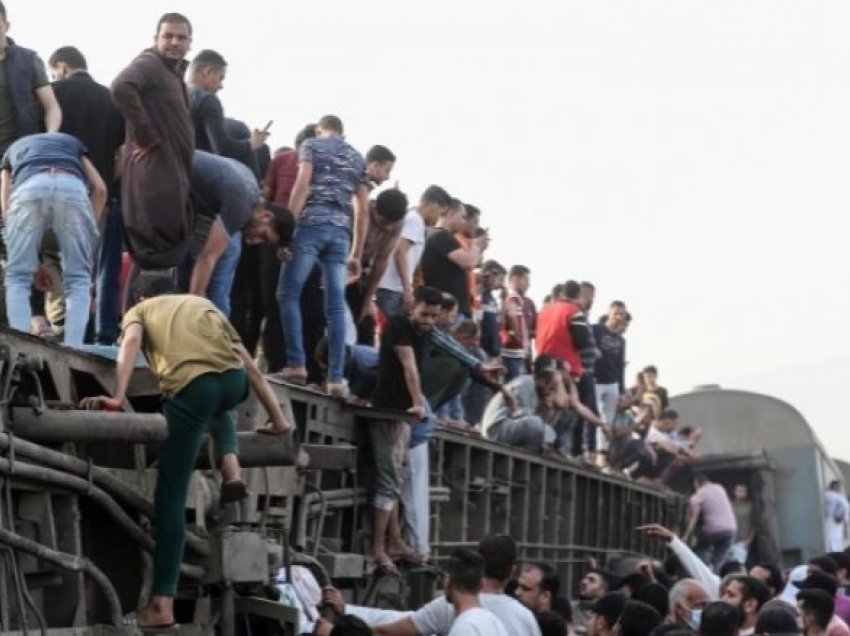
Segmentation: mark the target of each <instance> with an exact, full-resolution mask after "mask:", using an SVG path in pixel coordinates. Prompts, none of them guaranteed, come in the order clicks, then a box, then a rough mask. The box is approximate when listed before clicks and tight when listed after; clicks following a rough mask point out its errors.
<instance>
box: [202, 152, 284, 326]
mask: <svg viewBox="0 0 850 636" xmlns="http://www.w3.org/2000/svg"><path fill="white" fill-rule="evenodd" d="M191 176H192V181H191V183H192V205H193V207H194V209H195V212H196V214H197V218H196V226H195V232H194V236H193V247H192V251H193V254H192V255H193V256H194V260H195V262H194V265H193V267H192V273H191V280H190V281H189V286H188V287H189V293H190V294H197V295H198V296H206V297H207V298H209V299H210V300H211V301H212V302H213V304H214V305H215V306H216V307H217V308H218V309H219V310H220V311H221V312H222V313H223V314H224V315H225V316H229V315H230V290H231V287H232V286H233V275H234V274H235V273H236V266H237V265H238V264H239V256H240V254H241V253H242V241H243V239H244V241H245V243H246V244H249V245H252V244H259V243H276V242H278V240H279V239H280V237H281V236H282V235H284V234H288V232H286V231H284V229H283V228H284V226H285V225H286V223H287V221H288V223H289V224H290V225H292V224H294V220H293V219H292V216H291V215H288V213H284V212H282V210H279V209H277V210H275V209H272V208H270V207H269V206H267V205H266V204H265V202H264V201H263V200H262V199H261V197H260V186H259V184H258V183H257V179H256V177H255V176H254V174H253V173H252V172H251V171H250V170H249V169H248V168H247V167H246V166H244V165H243V164H241V163H240V162H238V161H236V160H235V159H229V158H227V157H220V156H218V155H213V154H211V153H208V152H203V151H201V150H196V151H195V153H194V155H193V157H192V175H191Z"/></svg>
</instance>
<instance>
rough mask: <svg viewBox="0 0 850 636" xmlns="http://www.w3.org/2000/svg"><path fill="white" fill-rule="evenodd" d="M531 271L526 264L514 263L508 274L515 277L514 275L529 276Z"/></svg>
mask: <svg viewBox="0 0 850 636" xmlns="http://www.w3.org/2000/svg"><path fill="white" fill-rule="evenodd" d="M530 273H531V270H530V269H528V268H527V267H526V266H525V265H513V266H512V267H511V271H510V272H508V276H509V277H511V278H513V277H514V276H528V275H529V274H530Z"/></svg>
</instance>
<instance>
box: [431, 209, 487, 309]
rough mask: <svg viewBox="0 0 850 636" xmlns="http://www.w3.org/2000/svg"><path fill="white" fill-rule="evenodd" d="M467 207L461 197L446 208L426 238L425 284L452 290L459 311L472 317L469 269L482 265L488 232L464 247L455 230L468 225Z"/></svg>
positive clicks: (448, 290) (446, 290)
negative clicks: (467, 246) (469, 245)
mask: <svg viewBox="0 0 850 636" xmlns="http://www.w3.org/2000/svg"><path fill="white" fill-rule="evenodd" d="M465 215H466V210H465V209H464V207H463V204H462V203H461V202H460V201H458V200H457V199H452V202H451V205H449V207H448V208H447V209H446V210H445V211H444V213H443V214H442V216H440V220H439V221H437V227H436V228H435V229H434V232H432V233H431V235H430V236H429V237H428V239H427V240H426V241H425V249H424V250H423V252H422V260H421V261H420V263H421V267H422V277H423V279H424V281H425V284H426V285H428V286H430V287H435V288H437V289H439V290H440V291H443V292H446V293H449V294H451V295H452V296H454V297H455V299H457V302H458V314H460V315H462V316H464V317H466V318H472V308H471V307H470V306H469V285H468V281H469V276H468V274H467V273H468V272H469V271H471V270H473V269H475V268H476V267H478V265H479V264H480V263H481V255H482V253H483V252H484V250H485V249H486V248H487V241H488V238H487V234H486V233H484V234H481V235H479V236H477V237H475V238H473V239H472V246H471V247H470V249H466V248H464V247H463V246H462V245H461V244H460V243H459V242H458V240H457V239H456V238H455V236H454V235H455V234H457V233H458V232H461V231H462V230H463V229H464V228H465V227H466V216H465Z"/></svg>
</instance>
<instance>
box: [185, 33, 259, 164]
mask: <svg viewBox="0 0 850 636" xmlns="http://www.w3.org/2000/svg"><path fill="white" fill-rule="evenodd" d="M226 74H227V62H226V61H225V59H224V57H223V56H222V55H221V54H220V53H218V52H216V51H212V50H210V49H204V50H203V51H201V52H200V53H198V54H197V55H196V56H195V59H193V60H192V63H191V64H190V65H189V102H190V105H191V109H192V121H193V122H194V124H195V145H196V147H197V148H198V150H204V151H206V152H211V153H213V154H216V155H222V156H224V157H230V158H231V159H237V160H239V161H243V162H244V158H245V157H246V156H249V154H250V153H254V152H256V151H257V150H259V149H260V148H262V147H263V145H264V144H265V143H266V140H267V139H268V137H269V128H271V125H272V122H271V121H270V122H269V123H268V124H266V126H265V128H263V129H262V130H254V132H253V133H252V134H251V136H250V137H248V138H247V139H235V138H233V137H231V136H230V135H229V134H228V133H227V129H226V127H225V124H224V108H222V105H221V101H220V100H219V98H218V95H217V93H218V92H219V91H220V90H221V89H222V86H223V85H224V77H225V75H226ZM257 176H258V177H259V175H257Z"/></svg>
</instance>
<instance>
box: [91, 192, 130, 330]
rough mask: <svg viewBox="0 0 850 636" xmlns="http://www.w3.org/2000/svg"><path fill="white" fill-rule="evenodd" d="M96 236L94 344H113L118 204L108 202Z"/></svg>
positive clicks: (120, 246) (117, 305) (117, 323)
mask: <svg viewBox="0 0 850 636" xmlns="http://www.w3.org/2000/svg"><path fill="white" fill-rule="evenodd" d="M105 214H106V221H105V223H104V226H103V234H102V235H101V237H100V251H99V254H98V259H97V308H96V309H95V341H96V342H97V344H102V345H113V344H115V341H116V340H118V334H119V333H121V255H122V253H123V252H124V217H123V216H122V215H121V202H120V201H118V199H111V200H110V201H109V204H108V205H107V206H106V211H105Z"/></svg>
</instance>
